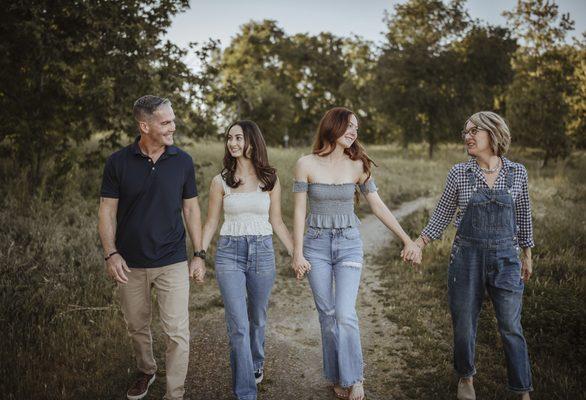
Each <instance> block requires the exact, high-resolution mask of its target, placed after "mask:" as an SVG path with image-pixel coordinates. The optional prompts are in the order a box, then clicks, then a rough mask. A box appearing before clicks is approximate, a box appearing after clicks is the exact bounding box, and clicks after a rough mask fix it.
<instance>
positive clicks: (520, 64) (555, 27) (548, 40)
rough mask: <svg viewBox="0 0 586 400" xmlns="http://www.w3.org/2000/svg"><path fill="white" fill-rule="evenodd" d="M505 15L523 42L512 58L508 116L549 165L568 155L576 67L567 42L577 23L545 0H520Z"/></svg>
mask: <svg viewBox="0 0 586 400" xmlns="http://www.w3.org/2000/svg"><path fill="white" fill-rule="evenodd" d="M504 15H505V16H506V17H507V18H508V19H509V22H510V23H511V24H512V26H513V27H514V28H515V30H514V32H516V34H517V35H518V37H519V39H520V40H522V42H523V46H522V47H519V49H518V50H517V52H516V54H515V57H514V63H513V65H514V68H515V78H514V80H513V83H512V84H511V86H510V87H509V91H508V96H507V103H508V110H507V116H508V118H509V121H510V124H511V129H512V130H513V132H514V134H515V136H516V137H518V138H519V141H520V142H521V143H524V144H527V145H532V146H538V147H540V148H541V149H542V150H543V152H544V156H543V165H544V166H545V165H547V163H548V161H549V160H550V159H555V158H558V157H565V156H567V155H568V154H569V152H570V139H569V136H568V134H567V122H568V119H569V118H568V116H569V113H570V106H569V104H568V102H567V98H568V95H569V94H570V93H571V92H572V82H571V77H572V76H574V66H573V62H572V58H571V57H569V54H568V51H567V48H566V47H567V46H566V44H565V38H566V35H567V32H568V31H570V30H572V29H573V25H574V23H573V21H572V20H571V19H570V16H569V14H562V15H560V13H559V7H558V6H557V4H555V2H550V1H544V0H528V1H521V0H519V1H518V2H517V6H516V8H515V9H514V10H512V11H510V12H506V13H504Z"/></svg>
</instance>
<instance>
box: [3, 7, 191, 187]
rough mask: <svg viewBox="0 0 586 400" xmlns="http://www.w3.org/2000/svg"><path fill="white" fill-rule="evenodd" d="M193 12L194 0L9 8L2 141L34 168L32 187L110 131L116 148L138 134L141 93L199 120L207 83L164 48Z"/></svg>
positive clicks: (169, 47)
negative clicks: (195, 103) (177, 20)
mask: <svg viewBox="0 0 586 400" xmlns="http://www.w3.org/2000/svg"><path fill="white" fill-rule="evenodd" d="M186 7H188V1H187V0H157V1H155V0H148V1H141V2H137V1H131V0H123V1H117V2H105V1H96V2H94V1H81V0H77V1H70V0H67V1H65V0H56V1H46V0H32V1H27V2H11V3H9V4H6V5H5V6H4V8H3V12H2V13H1V16H0V37H1V38H2V39H1V41H0V51H1V52H2V54H3V57H2V58H1V59H0V71H2V72H1V73H0V116H1V118H2V120H3V124H2V125H1V126H0V143H1V144H2V145H3V147H4V151H5V152H7V153H9V154H10V155H12V156H13V159H14V160H15V162H16V163H17V164H18V165H19V166H21V167H27V168H29V170H30V176H31V178H32V179H31V186H32V188H36V187H37V186H38V185H39V183H40V182H41V180H42V178H43V177H46V176H47V170H48V166H49V165H50V163H51V162H57V163H65V162H67V159H68V156H69V155H71V154H72V153H71V152H70V149H71V148H72V146H75V145H77V144H79V143H82V142H83V141H85V140H87V139H89V138H90V136H91V135H92V133H94V132H96V131H105V132H107V138H106V140H105V142H106V143H110V144H115V143H118V142H120V140H121V138H122V137H126V135H129V134H132V132H136V128H135V127H134V124H133V121H132V119H131V117H130V110H131V107H132V103H133V101H134V100H135V99H136V98H137V97H139V96H140V95H142V94H146V93H155V94H161V95H164V96H168V97H170V98H171V100H172V101H173V104H174V107H175V109H176V110H177V114H178V116H180V117H182V116H187V115H189V114H193V112H192V110H191V103H190V98H191V96H192V95H193V93H194V91H195V90H196V89H197V88H196V87H195V85H197V84H198V81H197V79H196V77H195V76H194V75H193V74H192V73H191V71H190V70H189V68H188V67H187V66H186V65H185V64H184V63H183V62H182V61H181V58H182V57H183V56H184V55H185V50H183V49H179V48H178V47H177V46H175V45H173V44H171V43H169V42H166V43H163V42H162V41H161V35H162V34H163V33H164V32H165V30H166V29H167V28H168V27H169V25H170V23H171V17H172V16H173V15H174V14H176V13H178V12H179V11H181V10H183V9H185V8H186ZM191 117H194V115H191ZM183 122H184V123H186V124H187V123H188V122H189V120H188V119H185V120H184V121H183ZM185 130H188V129H187V128H185ZM61 167H63V166H61Z"/></svg>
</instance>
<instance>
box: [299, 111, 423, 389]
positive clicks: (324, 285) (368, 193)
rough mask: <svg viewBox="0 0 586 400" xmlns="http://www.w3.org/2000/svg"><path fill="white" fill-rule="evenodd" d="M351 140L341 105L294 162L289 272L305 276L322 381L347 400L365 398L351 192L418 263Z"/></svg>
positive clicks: (352, 124) (358, 248)
mask: <svg viewBox="0 0 586 400" xmlns="http://www.w3.org/2000/svg"><path fill="white" fill-rule="evenodd" d="M357 137H358V120H357V118H356V115H355V114H354V113H353V112H352V111H350V110H348V109H346V108H342V107H336V108H333V109H331V110H329V111H327V112H326V113H325V115H324V116H323V118H322V120H321V122H320V124H319V128H318V130H317V134H316V138H315V142H314V145H313V152H312V154H310V155H307V156H304V157H301V158H300V159H299V160H298V161H297V165H296V166H295V182H294V187H293V191H294V192H295V213H294V229H293V231H294V234H293V237H294V242H295V250H294V256H293V268H294V269H295V271H296V273H297V276H298V277H301V276H303V274H305V273H308V279H309V284H310V286H311V290H312V292H313V297H314V300H315V305H316V307H317V311H318V315H319V322H320V327H321V336H322V351H323V370H324V375H325V378H326V379H327V380H328V381H330V382H331V383H333V384H334V387H333V389H334V394H335V395H336V397H338V398H342V399H351V400H362V399H363V398H364V389H363V383H362V382H363V379H364V376H363V362H362V347H361V344H360V329H359V327H358V317H357V315H356V308H355V305H356V297H357V295H358V287H359V284H360V275H361V271H362V266H363V250H362V240H361V239H360V232H359V231H358V225H359V224H360V221H359V220H358V217H357V216H356V214H354V197H355V193H356V188H357V187H359V189H360V191H361V192H362V193H363V194H364V196H365V197H366V200H367V202H368V204H369V205H370V207H371V209H372V211H373V213H374V215H376V216H377V217H378V218H379V219H380V220H381V221H382V222H383V223H384V224H385V225H386V226H387V227H388V228H389V229H391V230H392V231H393V232H394V233H395V234H396V235H397V236H399V237H400V238H401V240H402V241H403V243H404V245H405V248H404V250H403V254H404V258H405V259H408V260H414V261H415V262H420V261H421V249H420V248H419V247H417V245H416V244H415V243H414V242H413V241H412V240H411V239H410V238H409V236H408V235H407V234H406V233H405V232H404V231H403V229H402V228H401V225H399V223H398V222H397V220H396V218H395V217H394V216H393V214H392V213H391V212H390V211H389V209H388V208H387V206H386V205H385V204H384V203H383V201H382V200H381V198H380V197H379V195H378V193H377V187H376V185H375V184H374V179H373V178H372V176H371V175H372V174H371V171H372V165H373V162H372V160H371V159H370V157H368V155H367V154H366V152H365V150H364V148H363V147H362V145H361V144H360V143H359V142H358V140H357ZM308 199H309V206H310V212H309V214H308V215H307V220H306V219H305V216H306V208H307V205H306V202H307V200H308ZM306 223H307V227H308V228H307V232H306V233H305V236H304V234H303V231H304V228H305V224H306Z"/></svg>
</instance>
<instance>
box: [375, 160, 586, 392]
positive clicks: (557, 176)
mask: <svg viewBox="0 0 586 400" xmlns="http://www.w3.org/2000/svg"><path fill="white" fill-rule="evenodd" d="M528 164H529V166H530V168H529V175H530V193H531V198H532V203H533V206H534V209H535V221H534V223H535V226H534V231H535V241H536V244H537V246H536V247H535V249H534V252H533V254H534V276H533V278H532V280H531V281H530V282H529V283H528V284H527V285H526V289H525V295H524V309H523V328H524V331H525V336H526V339H527V342H528V345H529V352H530V358H531V363H532V371H533V382H534V387H535V393H534V398H537V399H574V398H584V394H583V393H584V389H585V388H584V382H583V378H584V376H585V373H586V371H585V366H584V359H586V344H585V341H584V338H583V330H584V323H585V322H586V310H585V308H584V298H585V296H586V278H585V276H584V272H583V271H584V269H585V268H586V261H585V260H586V259H585V256H586V254H585V250H584V239H585V236H586V228H585V224H584V215H585V213H586V206H585V204H584V202H583V199H584V194H585V193H584V191H585V190H586V185H585V184H584V183H583V180H582V179H581V178H580V174H581V173H582V172H583V171H584V167H585V166H586V159H585V158H584V156H583V155H579V156H577V157H575V158H573V159H572V161H571V162H570V163H567V164H566V165H557V166H555V167H552V168H550V169H545V170H538V169H535V168H534V166H532V165H531V164H532V163H528ZM429 214H430V213H429V212H420V213H418V214H415V215H413V216H411V217H410V218H409V219H408V220H407V221H406V223H405V225H406V227H407V229H409V230H415V231H420V230H421V229H422V228H423V227H424V226H425V224H426V223H427V221H428V219H429ZM454 234H455V230H454V229H453V228H450V229H448V231H447V232H446V233H445V234H444V237H443V238H442V239H441V240H439V241H437V242H434V244H433V245H432V246H430V247H428V248H427V249H426V251H425V254H424V265H423V267H421V268H418V269H416V270H410V269H406V268H405V267H404V264H402V263H401V262H399V261H396V260H394V259H393V258H394V257H393V255H394V254H396V253H397V252H398V244H395V245H393V246H392V248H390V249H388V250H387V252H386V253H385V254H382V255H381V256H380V258H379V260H378V262H380V263H383V262H384V263H388V264H389V268H387V269H385V270H384V271H383V272H382V273H381V276H380V279H381V280H382V282H383V285H384V286H385V287H386V288H387V289H388V290H387V291H385V292H384V294H381V296H383V297H384V298H385V300H386V301H387V302H388V303H389V304H393V305H394V307H393V312H392V313H390V312H389V313H387V315H386V317H387V318H389V319H390V320H392V321H393V322H395V323H397V324H398V325H399V326H400V327H407V328H408V329H406V330H405V331H406V332H408V335H409V337H410V339H411V340H412V341H413V344H414V348H415V349H417V351H416V352H414V353H408V355H407V360H406V361H407V370H406V371H405V374H404V375H405V379H404V380H403V381H402V382H403V383H402V387H401V389H402V390H403V392H404V393H405V395H406V396H408V398H410V399H420V398H433V399H444V398H451V397H453V396H454V393H455V391H456V383H457V380H456V378H455V377H454V375H453V372H452V366H451V359H452V358H451V354H452V344H451V341H452V327H451V322H450V316H449V310H448V307H447V283H446V280H447V278H446V272H447V262H448V259H449V253H450V248H451V241H452V239H453V237H454ZM389 260H390V261H389ZM504 366H505V361H504V355H503V350H502V345H501V342H500V337H499V335H498V332H497V329H496V319H495V316H494V311H493V309H492V305H491V304H490V301H489V300H488V299H486V300H485V304H484V306H483V312H482V313H481V318H480V320H479V326H478V340H477V370H478V374H477V376H476V377H475V386H476V388H477V393H478V396H479V398H482V399H505V398H514V396H512V395H511V394H510V393H508V392H507V391H506V390H505V385H506V369H505V367H504ZM381 368H382V366H381Z"/></svg>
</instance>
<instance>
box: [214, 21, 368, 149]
mask: <svg viewBox="0 0 586 400" xmlns="http://www.w3.org/2000/svg"><path fill="white" fill-rule="evenodd" d="M372 58H373V55H372V51H371V46H370V44H368V43H367V42H364V41H363V40H362V39H360V38H358V37H354V38H340V37H337V36H334V35H332V34H331V33H327V32H322V33H320V34H318V35H315V36H312V35H308V34H296V35H293V36H288V35H286V34H285V32H284V31H283V30H282V29H281V28H280V27H279V26H278V25H277V22H276V21H270V20H264V21H260V22H255V21H250V22H248V23H247V24H245V25H243V26H242V27H241V31H240V32H239V34H238V35H237V36H236V37H235V38H234V39H233V40H232V42H231V43H230V45H229V46H228V47H227V48H226V49H225V51H224V52H223V54H222V57H221V61H219V63H218V64H217V65H216V68H217V69H218V70H219V71H220V74H219V76H218V79H217V82H216V92H215V95H214V96H213V101H214V104H215V106H216V107H218V108H219V109H221V110H222V112H223V114H224V117H225V118H227V119H228V120H233V119H237V118H238V119H240V118H248V119H252V120H254V121H256V122H257V123H258V124H259V126H260V127H261V129H262V131H263V133H264V135H265V138H266V139H267V142H268V143H271V144H279V143H281V142H282V138H283V136H284V135H285V134H288V135H289V136H290V137H291V142H292V143H293V144H304V145H305V144H307V143H308V142H309V141H310V140H311V138H312V137H313V132H314V131H315V128H316V126H317V124H318V122H319V120H320V118H321V117H322V115H323V113H324V112H325V110H327V109H329V108H331V107H334V106H347V107H350V108H352V109H354V111H355V112H357V113H358V116H359V117H365V116H369V117H371V112H372V110H371V108H369V105H368V103H367V98H368V88H369V86H368V83H369V79H370V74H369V71H370V69H371V67H372ZM369 119H370V118H368V119H367V118H365V119H364V123H363V124H362V125H361V130H362V131H363V132H364V135H365V138H366V139H367V140H368V139H371V140H372V139H374V138H375V137H376V134H375V132H374V130H373V129H372V124H371V123H370V121H369Z"/></svg>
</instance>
